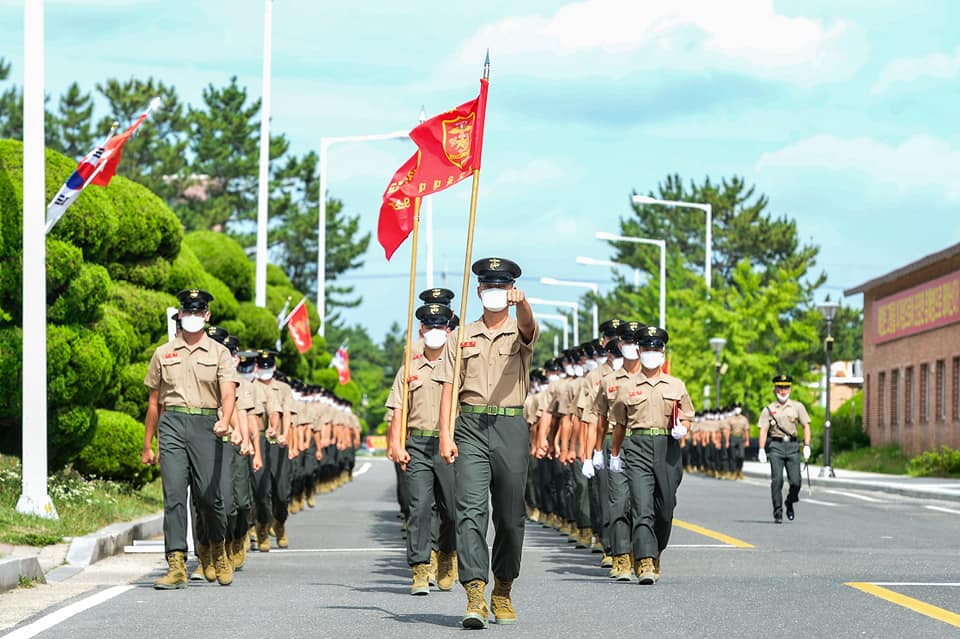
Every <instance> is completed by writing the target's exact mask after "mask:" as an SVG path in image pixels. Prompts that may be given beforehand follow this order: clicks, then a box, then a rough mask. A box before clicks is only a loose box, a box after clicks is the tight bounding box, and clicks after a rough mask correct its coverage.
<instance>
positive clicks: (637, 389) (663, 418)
mask: <svg viewBox="0 0 960 639" xmlns="http://www.w3.org/2000/svg"><path fill="white" fill-rule="evenodd" d="M612 381H613V384H611V385H610V386H608V387H607V402H608V404H609V405H610V409H609V419H610V422H611V423H613V424H617V425H618V426H626V427H627V428H666V429H668V430H669V429H670V428H672V427H673V424H672V423H671V418H672V417H673V408H674V405H675V404H679V406H680V411H679V417H680V419H682V420H692V419H693V416H694V410H693V402H691V401H690V395H689V394H687V387H686V385H685V384H684V383H683V382H682V381H680V380H679V379H677V378H676V377H673V376H671V375H666V374H664V373H660V374H659V375H657V376H656V377H653V378H648V377H647V376H646V375H644V374H643V371H637V372H636V373H635V374H633V375H630V374H629V373H627V371H625V370H623V369H620V370H618V371H616V373H614V375H613V379H612Z"/></svg>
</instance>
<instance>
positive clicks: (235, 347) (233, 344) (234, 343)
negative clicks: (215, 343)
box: [223, 335, 240, 355]
mask: <svg viewBox="0 0 960 639" xmlns="http://www.w3.org/2000/svg"><path fill="white" fill-rule="evenodd" d="M223 345H224V346H226V347H227V348H228V349H230V354H231V355H236V354H237V351H239V350H240V338H239V337H237V336H236V335H227V338H226V339H225V340H223Z"/></svg>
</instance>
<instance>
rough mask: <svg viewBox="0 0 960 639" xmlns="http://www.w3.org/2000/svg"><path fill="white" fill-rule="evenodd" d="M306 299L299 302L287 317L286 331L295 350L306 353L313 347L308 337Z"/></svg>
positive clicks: (308, 325)
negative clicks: (288, 332)
mask: <svg viewBox="0 0 960 639" xmlns="http://www.w3.org/2000/svg"><path fill="white" fill-rule="evenodd" d="M306 301H307V299H306V298H303V299H302V300H300V303H299V304H297V306H296V307H295V308H294V309H293V311H291V312H290V315H289V316H288V317H287V330H288V331H290V339H292V340H293V343H294V344H295V345H296V347H297V350H298V351H300V352H301V353H306V352H307V351H308V350H310V347H311V346H313V338H312V337H311V336H310V318H309V317H307V305H306V304H305V302H306Z"/></svg>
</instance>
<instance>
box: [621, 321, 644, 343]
mask: <svg viewBox="0 0 960 639" xmlns="http://www.w3.org/2000/svg"><path fill="white" fill-rule="evenodd" d="M646 328H647V327H646V326H645V325H644V324H643V322H638V321H636V320H632V321H629V322H620V326H618V327H617V336H618V337H619V338H620V339H621V340H623V341H625V342H636V340H637V338H638V337H639V336H640V333H641V332H643V331H644V330H645V329H646Z"/></svg>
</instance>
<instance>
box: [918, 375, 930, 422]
mask: <svg viewBox="0 0 960 639" xmlns="http://www.w3.org/2000/svg"><path fill="white" fill-rule="evenodd" d="M928 419H930V364H920V423H921V424H926V423H927V420H928Z"/></svg>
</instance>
